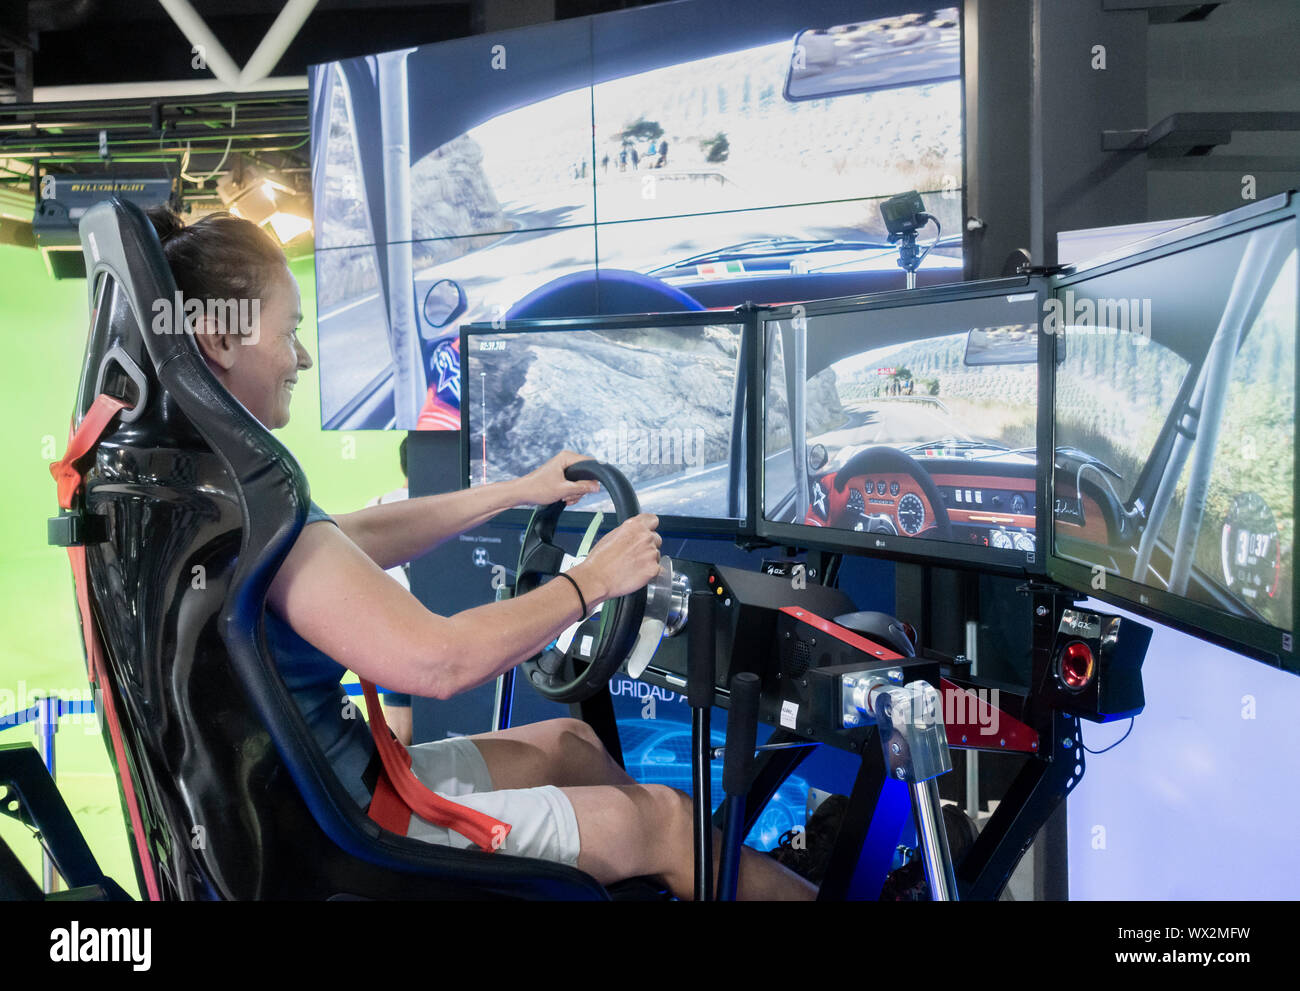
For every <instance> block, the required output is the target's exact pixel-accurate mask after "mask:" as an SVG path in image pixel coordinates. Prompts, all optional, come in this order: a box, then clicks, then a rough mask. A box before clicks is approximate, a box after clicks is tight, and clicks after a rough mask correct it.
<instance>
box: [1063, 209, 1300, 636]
mask: <svg viewBox="0 0 1300 991" xmlns="http://www.w3.org/2000/svg"><path fill="white" fill-rule="evenodd" d="M1296 285H1297V269H1296V222H1295V220H1294V219H1289V220H1284V221H1281V222H1278V223H1273V224H1270V225H1268V226H1263V227H1259V228H1257V229H1255V230H1251V231H1246V232H1243V233H1239V234H1237V235H1235V236H1232V237H1225V238H1222V239H1219V240H1216V241H1211V242H1208V243H1206V244H1202V245H1199V246H1197V247H1194V248H1190V249H1184V250H1181V251H1177V252H1175V253H1173V254H1168V255H1164V256H1162V257H1157V258H1155V259H1152V260H1148V261H1146V262H1143V263H1140V264H1136V265H1133V266H1130V267H1128V268H1121V269H1119V270H1117V271H1113V272H1109V273H1106V274H1103V275H1100V276H1097V277H1094V278H1087V277H1085V278H1083V279H1082V280H1080V281H1073V282H1070V283H1069V284H1068V286H1067V287H1066V288H1064V289H1061V290H1058V291H1057V292H1056V293H1055V294H1054V298H1053V299H1052V300H1051V301H1050V302H1049V304H1048V306H1049V312H1048V313H1047V314H1046V316H1045V319H1044V325H1043V330H1044V332H1045V333H1046V332H1049V331H1051V332H1054V333H1059V334H1060V335H1061V337H1062V338H1063V343H1064V358H1063V359H1062V358H1061V356H1060V353H1059V351H1060V347H1059V345H1058V358H1057V360H1058V362H1059V364H1058V371H1057V377H1056V401H1055V411H1054V417H1055V430H1056V441H1055V442H1056V445H1057V449H1056V460H1055V471H1054V479H1053V481H1054V494H1053V499H1054V502H1055V512H1054V516H1055V526H1054V530H1055V554H1056V556H1058V557H1060V558H1063V559H1065V560H1067V561H1071V562H1075V563H1077V564H1081V565H1084V566H1086V567H1088V568H1089V569H1090V570H1091V573H1092V587H1093V588H1094V589H1105V588H1106V587H1107V586H1106V581H1107V579H1108V578H1116V577H1118V578H1122V579H1126V580H1127V581H1129V582H1134V583H1137V584H1138V585H1140V586H1146V587H1147V588H1150V589H1155V590H1159V592H1161V593H1169V594H1172V595H1174V596H1179V597H1181V598H1182V599H1186V600H1190V602H1191V603H1195V608H1194V609H1190V610H1188V609H1184V610H1182V612H1183V613H1184V615H1186V616H1191V617H1193V620H1192V621H1193V622H1195V621H1196V620H1195V617H1199V616H1203V615H1204V614H1205V610H1204V607H1206V606H1208V607H1211V608H1212V609H1214V610H1217V611H1219V612H1220V613H1224V614H1227V615H1228V616H1232V617H1236V618H1240V619H1245V620H1252V621H1256V622H1261V623H1264V624H1267V625H1268V626H1272V627H1276V628H1277V629H1279V630H1282V631H1290V629H1291V627H1292V623H1293V620H1294V617H1293V616H1292V608H1293V606H1292V597H1293V581H1294V575H1293V570H1292V568H1293V566H1292V551H1293V549H1294V544H1295V518H1294V513H1293V509H1294V499H1295V374H1296V368H1295V358H1296V355H1295V342H1296V330H1297V327H1296V323H1297V319H1296V304H1297V298H1296V296H1297V294H1296ZM1198 414H1199V415H1198ZM1117 594H1120V595H1122V596H1124V597H1125V598H1132V597H1136V598H1137V599H1138V601H1139V602H1140V604H1142V605H1150V606H1152V607H1153V608H1167V607H1168V605H1169V604H1168V603H1167V602H1166V601H1163V600H1162V601H1160V602H1151V601H1149V600H1148V596H1147V595H1146V594H1144V593H1142V592H1141V591H1140V590H1138V591H1137V592H1136V593H1134V592H1133V590H1132V589H1126V590H1121V591H1119V592H1118V593H1117ZM1283 643H1285V639H1284V640H1283Z"/></svg>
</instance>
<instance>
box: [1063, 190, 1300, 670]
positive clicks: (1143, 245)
mask: <svg viewBox="0 0 1300 991" xmlns="http://www.w3.org/2000/svg"><path fill="white" fill-rule="evenodd" d="M1287 220H1293V221H1295V223H1296V239H1297V245H1296V247H1297V250H1300V198H1298V197H1297V196H1296V195H1295V193H1294V192H1287V193H1282V194H1279V195H1278V196H1274V197H1270V198H1269V199H1266V200H1261V201H1260V202H1258V203H1254V204H1250V205H1248V206H1245V207H1241V208H1239V209H1237V210H1233V211H1231V212H1230V213H1226V214H1221V215H1219V216H1216V217H1208V218H1206V219H1205V220H1201V221H1196V222H1194V223H1191V224H1187V225H1186V226H1183V227H1179V228H1176V229H1175V230H1172V231H1168V232H1166V233H1164V234H1161V235H1158V236H1157V237H1154V238H1150V239H1148V240H1146V241H1141V242H1138V243H1137V244H1135V245H1132V246H1130V248H1129V249H1128V251H1127V253H1120V252H1116V253H1111V254H1108V255H1105V256H1103V257H1102V258H1099V259H1097V260H1095V261H1094V262H1092V263H1089V264H1088V265H1087V267H1086V268H1085V267H1079V268H1076V269H1073V270H1071V271H1070V272H1068V273H1065V274H1062V275H1058V276H1054V277H1053V278H1052V279H1051V280H1050V282H1051V289H1050V291H1051V292H1052V293H1053V295H1055V294H1057V293H1061V292H1064V291H1065V290H1066V289H1068V288H1070V287H1071V286H1073V285H1076V284H1078V283H1080V282H1083V281H1085V280H1089V279H1093V278H1098V277H1101V276H1104V275H1107V274H1109V273H1111V272H1116V271H1120V270H1122V269H1125V268H1132V267H1134V266H1136V265H1141V264H1145V263H1147V262H1150V261H1154V260H1156V259H1158V258H1164V257H1168V256H1170V255H1174V254H1177V253H1179V252H1182V251H1188V250H1192V249H1195V248H1197V247H1200V246H1203V245H1205V244H1210V243H1213V242H1215V241H1220V240H1223V239H1224V238H1228V237H1233V236H1236V235H1238V234H1242V233H1245V232H1247V231H1250V230H1255V229H1258V228H1262V227H1267V226H1270V225H1271V224H1275V223H1283V222H1285V221H1287ZM1043 336H1044V337H1049V336H1050V335H1043ZM1296 336H1297V341H1296V343H1297V346H1298V350H1300V321H1298V323H1297V335H1296ZM1054 346H1055V342H1054V339H1053V347H1054ZM1298 357H1300V356H1298ZM1053 364H1054V365H1055V361H1053ZM1297 367H1298V370H1300V362H1297ZM1296 387H1297V392H1296V395H1297V397H1300V375H1297V381H1296ZM1297 405H1300V399H1298V401H1297ZM1048 422H1049V427H1050V429H1051V441H1050V444H1051V447H1050V450H1052V451H1053V452H1055V450H1056V411H1055V393H1053V403H1052V407H1051V410H1050V415H1049V418H1048ZM1292 444H1293V459H1294V452H1295V449H1294V444H1295V436H1294V433H1293V435H1292ZM1293 464H1294V465H1295V466H1296V467H1295V469H1294V470H1295V471H1296V472H1297V475H1300V461H1297V460H1293ZM1047 483H1048V487H1049V492H1050V493H1051V498H1052V499H1053V500H1054V499H1055V472H1049V473H1048V478H1047ZM1298 489H1300V485H1297V476H1293V478H1292V492H1291V498H1292V505H1291V512H1292V519H1293V520H1294V519H1296V515H1295V514H1296V512H1297V510H1298V509H1300V499H1298V498H1297V490H1298ZM1052 505H1055V502H1053V503H1052ZM1053 523H1054V521H1053ZM1043 548H1044V559H1045V563H1046V566H1047V576H1048V577H1049V578H1050V579H1051V580H1052V581H1055V582H1059V583H1060V584H1062V585H1065V586H1067V587H1069V588H1072V589H1076V590H1078V591H1080V592H1081V593H1083V594H1086V595H1089V596H1091V597H1093V598H1096V599H1098V600H1100V601H1103V602H1106V603H1109V604H1111V605H1114V606H1117V607H1119V608H1121V609H1126V610H1129V611H1131V612H1133V613H1136V614H1138V615H1141V616H1144V617H1147V618H1149V619H1153V620H1156V621H1158V622H1160V623H1163V624H1165V625H1167V626H1170V627H1173V628H1175V629H1178V630H1182V631H1183V632H1186V633H1189V634H1192V635H1193V636H1196V637H1198V638H1200V639H1203V640H1206V641H1209V642H1211V643H1215V644H1217V645H1218V646H1221V647H1226V648H1227V649H1229V650H1233V651H1236V652H1237V653H1240V654H1244V655H1246V656H1249V657H1252V658H1254V659H1256V660H1260V661H1263V662H1265V663H1267V664H1271V665H1273V666H1276V667H1280V668H1282V669H1283V670H1286V671H1290V672H1292V673H1294V674H1300V656H1297V653H1296V651H1295V649H1294V635H1293V631H1292V630H1282V629H1280V628H1279V627H1276V626H1271V625H1269V624H1268V623H1265V622H1264V621H1262V620H1254V619H1247V618H1243V617H1240V616H1232V615H1230V614H1227V613H1224V612H1222V611H1221V610H1219V609H1218V607H1216V606H1214V605H1211V604H1209V603H1205V602H1200V601H1198V600H1194V599H1190V598H1186V597H1183V596H1179V595H1175V594H1173V593H1170V592H1166V591H1164V590H1162V589H1157V588H1153V587H1151V586H1148V585H1143V584H1140V583H1138V582H1135V581H1132V580H1130V579H1127V578H1121V577H1119V576H1116V575H1111V574H1107V575H1106V578H1105V582H1104V586H1103V587H1101V588H1094V587H1093V585H1094V575H1093V571H1092V568H1091V567H1089V566H1088V565H1085V564H1080V563H1078V562H1077V561H1073V560H1070V559H1067V558H1064V557H1061V556H1060V555H1059V554H1058V553H1057V548H1056V530H1055V526H1054V525H1053V527H1052V529H1051V530H1050V532H1048V533H1047V535H1046V541H1045V543H1044V544H1043ZM1297 616H1300V581H1298V580H1297V579H1296V576H1295V574H1294V572H1293V573H1292V587H1291V621H1292V625H1293V628H1294V624H1295V622H1296V618H1297Z"/></svg>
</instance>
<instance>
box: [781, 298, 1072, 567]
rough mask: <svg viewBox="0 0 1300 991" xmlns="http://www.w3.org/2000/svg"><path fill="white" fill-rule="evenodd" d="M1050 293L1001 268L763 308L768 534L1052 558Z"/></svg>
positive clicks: (982, 560)
mask: <svg viewBox="0 0 1300 991" xmlns="http://www.w3.org/2000/svg"><path fill="white" fill-rule="evenodd" d="M1044 293H1045V284H1044V283H1043V282H1042V280H1031V279H1029V278H1016V279H1001V280H995V281H991V282H983V283H967V284H966V285H964V286H961V287H953V288H934V289H916V290H912V291H908V292H896V293H889V294H882V295H878V296H874V297H863V298H860V299H856V300H827V301H824V302H822V303H809V304H807V305H800V306H794V307H786V308H783V309H780V310H776V311H772V312H770V313H767V314H765V315H764V317H763V319H762V320H761V323H760V327H761V330H760V333H759V339H760V342H761V348H762V357H761V362H762V372H761V374H762V376H763V378H762V381H763V382H764V385H763V391H762V413H761V416H762V419H761V423H762V431H761V433H762V453H761V458H762V468H761V473H760V474H761V479H762V492H761V503H762V507H761V508H762V514H761V519H760V522H759V525H758V532H759V535H760V536H763V537H767V538H769V539H772V540H776V541H780V542H787V543H792V544H797V545H801V546H819V547H823V548H829V549H832V550H851V551H859V552H860V551H870V552H875V553H876V554H878V555H880V556H884V557H890V558H895V559H899V560H910V561H916V562H928V563H942V564H944V565H954V564H957V565H967V566H972V567H979V568H983V569H986V570H991V571H1001V572H1013V573H1030V572H1035V571H1039V570H1041V560H1042V558H1041V554H1040V552H1039V541H1040V539H1041V533H1042V526H1043V522H1044V519H1045V495H1046V484H1045V480H1044V478H1043V472H1042V470H1041V469H1040V459H1039V456H1038V452H1039V450H1040V443H1041V441H1042V440H1043V438H1044V431H1045V428H1046V424H1045V423H1044V420H1045V418H1044V417H1043V416H1042V415H1040V410H1041V409H1042V408H1043V407H1044V405H1045V396H1046V394H1047V393H1046V389H1047V382H1046V378H1047V376H1045V375H1043V374H1042V373H1041V371H1040V366H1041V365H1043V364H1044V363H1045V360H1046V359H1045V356H1044V355H1043V354H1040V350H1041V347H1040V344H1041V342H1040V334H1039V333H1038V326H1039V320H1040V316H1041V314H1042V306H1043V299H1044ZM1049 370H1050V368H1049Z"/></svg>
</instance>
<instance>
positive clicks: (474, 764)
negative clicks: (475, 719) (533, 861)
mask: <svg viewBox="0 0 1300 991" xmlns="http://www.w3.org/2000/svg"><path fill="white" fill-rule="evenodd" d="M408 749H409V750H410V753H411V770H412V771H414V772H415V776H416V777H417V778H419V779H420V781H422V782H423V783H424V784H426V785H428V786H429V788H430V789H432V790H433V791H434V792H436V793H437V794H439V795H441V796H442V797H444V798H448V799H451V800H452V801H454V802H456V804H458V805H464V806H466V807H467V808H472V809H475V810H477V811H479V812H482V813H485V814H486V815H490V816H492V817H493V818H495V819H499V820H501V821H502V822H504V823H507V824H508V825H509V826H510V827H511V829H510V833H509V835H508V836H507V837H506V842H505V846H503V847H502V848H501V849H502V851H503V852H504V853H509V854H514V855H515V856H519V857H537V858H538V859H541V860H550V861H554V862H555V863H560V864H568V865H569V866H571V867H576V866H577V864H578V850H579V842H578V817H577V816H576V815H574V812H573V805H572V803H571V802H570V801H569V799H568V797H567V796H566V795H565V794H564V792H562V791H560V789H559V788H556V787H555V786H553V785H543V786H541V787H538V788H517V789H513V790H508V791H493V790H492V776H491V774H490V773H489V772H488V766H487V762H486V761H484V760H483V755H482V753H480V752H479V749H478V747H476V746H475V745H474V742H473V741H472V740H470V739H469V738H468V737H463V736H459V737H452V738H451V739H448V740H435V741H434V742H432V743H418V744H415V745H414V746H412V747H409V748H408ZM406 835H407V836H410V837H411V838H412V839H417V840H424V841H425V842H426V843H439V844H442V845H443V846H450V847H455V848H457V849H462V850H463V849H465V848H467V847H470V846H472V845H473V844H472V843H471V842H470V841H469V840H467V839H466V838H465V837H463V836H461V835H460V833H456V832H452V831H451V830H449V829H446V828H445V827H443V826H435V825H433V824H431V823H428V822H425V821H424V820H423V819H421V818H420V817H419V816H417V815H414V814H412V815H411V822H410V825H408V826H407V829H406Z"/></svg>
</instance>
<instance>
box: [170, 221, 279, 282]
mask: <svg viewBox="0 0 1300 991" xmlns="http://www.w3.org/2000/svg"><path fill="white" fill-rule="evenodd" d="M147 215H148V217H149V221H150V223H152V224H153V229H154V231H155V232H156V233H157V234H158V240H159V241H160V242H161V244H162V249H163V255H164V256H166V258H167V264H168V265H169V266H170V267H171V270H172V275H173V277H174V278H175V279H176V287H177V288H178V289H179V290H180V291H181V292H182V293H183V294H184V296H185V298H186V299H202V300H209V299H219V300H235V299H253V298H258V299H265V298H266V296H267V293H268V292H269V291H270V289H271V285H272V282H273V281H274V279H275V278H276V276H277V275H278V274H279V273H280V272H282V271H284V269H285V266H286V265H287V264H288V263H287V262H286V260H285V256H284V252H283V251H282V250H281V248H280V246H279V245H278V244H276V243H275V241H274V240H272V238H271V237H270V235H268V234H267V233H266V232H265V231H263V230H262V229H261V228H260V227H258V226H257V225H256V224H254V223H252V222H251V221H248V220H244V219H243V218H242V217H236V216H233V215H232V214H229V213H210V214H208V215H207V216H206V217H203V218H202V219H200V220H197V221H195V222H194V223H192V224H186V223H184V222H183V221H182V220H181V218H180V217H179V216H177V214H176V213H175V211H173V210H172V209H170V208H169V207H165V206H160V207H153V208H151V209H150V210H148V211H147Z"/></svg>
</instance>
